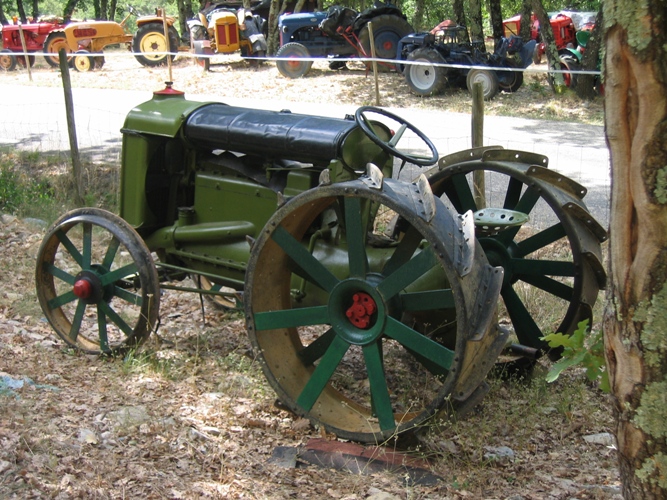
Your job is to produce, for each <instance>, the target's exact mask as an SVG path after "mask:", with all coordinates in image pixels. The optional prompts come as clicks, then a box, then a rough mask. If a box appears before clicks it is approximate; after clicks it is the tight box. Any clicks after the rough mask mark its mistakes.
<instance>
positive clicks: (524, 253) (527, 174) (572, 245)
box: [429, 149, 606, 349]
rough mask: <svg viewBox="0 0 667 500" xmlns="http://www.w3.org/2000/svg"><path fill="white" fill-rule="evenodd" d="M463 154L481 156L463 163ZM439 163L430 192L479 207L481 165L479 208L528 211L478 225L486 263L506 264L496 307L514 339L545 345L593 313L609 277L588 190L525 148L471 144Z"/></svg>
mask: <svg viewBox="0 0 667 500" xmlns="http://www.w3.org/2000/svg"><path fill="white" fill-rule="evenodd" d="M466 156H467V158H469V159H471V160H484V162H483V163H481V162H479V161H471V162H465V161H463V158H466ZM440 165H441V166H443V168H444V169H443V170H442V171H441V172H434V173H433V175H432V176H431V177H430V179H429V180H430V182H431V184H432V188H433V191H434V194H436V195H444V196H446V197H447V198H448V199H449V200H450V201H451V202H452V204H453V205H454V207H455V208H456V210H457V211H458V212H459V213H464V212H466V211H467V210H472V211H473V212H476V211H478V207H477V205H476V203H475V199H474V196H473V190H472V189H471V186H472V185H473V184H472V181H473V175H474V172H475V171H479V170H483V171H484V172H485V177H486V182H485V185H486V189H485V191H486V200H487V204H486V207H485V210H479V211H478V212H477V213H478V214H479V213H480V212H482V213H483V212H484V211H486V212H487V213H488V212H490V211H493V210H494V209H504V210H512V211H516V212H518V213H523V214H528V215H529V216H530V218H531V221H530V223H527V224H525V225H520V224H519V225H515V226H513V227H509V228H507V229H505V230H503V229H502V228H500V232H498V233H497V234H494V233H493V231H491V232H488V231H487V232H485V231H484V230H483V229H482V228H481V227H480V225H477V237H478V239H479V241H480V244H481V245H482V247H483V248H484V250H485V252H486V254H487V257H488V259H489V262H490V263H491V264H492V265H496V266H501V267H503V269H504V270H505V276H504V281H503V287H502V291H501V296H502V299H503V303H504V307H505V310H506V312H505V313H504V312H503V311H502V310H501V312H500V314H501V317H502V315H503V314H506V317H509V321H510V323H511V324H512V325H513V327H514V331H515V333H516V335H517V337H518V340H519V342H520V343H521V344H523V345H527V346H530V347H535V348H540V349H546V348H547V346H546V344H545V343H544V342H543V341H542V340H541V338H542V337H543V336H544V335H546V334H548V333H554V332H562V333H566V334H570V333H572V332H573V331H574V330H575V329H576V328H577V325H578V323H579V322H580V321H583V320H585V319H589V320H591V319H592V307H593V305H594V304H595V301H596V299H597V296H598V292H599V290H600V288H603V287H604V285H605V280H606V276H605V272H604V268H603V266H602V264H601V259H602V258H601V250H600V242H601V241H604V240H605V239H606V232H605V231H604V230H603V229H602V228H601V227H600V226H599V224H597V222H596V221H595V220H594V219H593V218H592V217H591V216H590V214H589V213H588V211H587V209H586V207H585V204H584V203H583V201H582V200H581V198H583V196H584V195H585V192H586V191H585V189H584V188H583V187H581V186H579V185H578V184H576V183H575V182H573V181H571V180H570V179H567V178H566V177H564V176H561V175H559V174H557V173H555V172H552V171H548V170H546V168H544V167H546V166H547V159H546V157H541V156H540V155H535V154H530V153H523V152H517V151H503V150H493V149H490V150H487V151H484V150H483V149H480V150H470V151H468V152H462V153H460V154H456V155H452V157H450V158H448V157H445V158H442V159H441V160H440ZM537 165H541V167H540V166H537ZM538 223H539V224H540V227H539V228H537V229H535V227H536V226H537V224H538ZM543 227H546V228H543ZM491 229H494V228H491ZM487 230H488V226H487Z"/></svg>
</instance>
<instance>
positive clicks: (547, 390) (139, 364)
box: [0, 58, 618, 500]
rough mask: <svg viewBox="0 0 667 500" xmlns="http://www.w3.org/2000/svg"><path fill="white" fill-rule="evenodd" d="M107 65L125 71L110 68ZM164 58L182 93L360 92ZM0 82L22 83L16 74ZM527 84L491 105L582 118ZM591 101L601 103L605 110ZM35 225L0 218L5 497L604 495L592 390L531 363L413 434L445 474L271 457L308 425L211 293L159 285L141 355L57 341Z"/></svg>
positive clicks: (389, 98) (396, 98) (339, 96)
mask: <svg viewBox="0 0 667 500" xmlns="http://www.w3.org/2000/svg"><path fill="white" fill-rule="evenodd" d="M118 61H122V64H125V65H126V66H127V70H121V69H117V68H119V67H120V66H119V65H120V63H119V62H118ZM174 70H175V76H174V80H175V81H176V82H177V87H178V88H181V89H183V90H185V91H186V92H203V93H217V94H219V95H221V97H224V95H234V96H237V97H238V95H239V93H243V94H244V95H249V94H257V93H260V94H262V95H263V96H265V97H267V96H268V97H270V96H276V98H281V99H285V100H289V99H290V98H291V99H300V100H302V101H303V100H306V99H307V100H312V101H313V103H314V107H316V104H317V102H321V101H323V100H327V102H351V103H354V104H368V103H370V102H372V99H373V90H372V86H371V83H370V82H371V79H367V78H365V77H364V75H363V72H362V71H356V72H355V71H349V72H345V73H341V72H339V73H330V72H329V71H328V70H322V71H320V72H317V71H316V72H314V73H313V76H312V77H309V78H304V79H302V80H297V81H285V80H284V79H282V78H281V77H280V76H279V75H278V73H277V71H276V70H275V68H274V67H273V66H272V65H271V64H265V65H263V66H262V67H260V68H259V69H249V68H247V67H246V63H243V62H239V61H232V62H229V63H228V64H226V65H219V66H214V67H213V71H212V72H211V73H209V74H202V73H201V71H200V70H199V69H198V68H195V67H193V66H192V65H190V64H189V63H187V62H185V61H181V62H177V63H176V64H175V68H174ZM0 77H1V78H3V79H5V78H7V79H9V80H17V81H21V82H22V83H25V82H26V79H25V73H16V74H11V75H0ZM72 79H73V82H74V84H75V85H89V86H91V85H96V86H102V87H119V88H142V89H145V88H146V87H147V86H149V87H151V88H153V87H158V88H159V85H158V82H161V81H163V80H165V79H166V78H165V70H164V69H148V68H141V67H139V66H138V64H137V63H135V62H134V61H132V60H131V59H128V60H125V59H122V60H120V59H118V60H117V59H112V58H108V61H107V65H106V66H105V69H104V70H103V71H100V72H96V73H93V74H73V78H72ZM9 80H8V81H9ZM34 80H35V83H34V85H57V84H59V76H58V74H57V73H56V72H54V71H52V70H48V69H41V70H40V69H37V70H36V71H35V75H34ZM3 81H4V80H3ZM380 81H381V86H382V88H383V89H384V91H383V96H384V97H386V101H383V104H387V105H390V104H391V105H410V106H422V105H423V106H426V105H428V106H434V107H439V106H445V105H446V104H448V103H450V101H452V102H454V103H457V102H461V103H463V102H467V101H468V100H467V97H464V96H461V95H460V94H463V93H462V92H454V91H452V92H451V93H449V94H448V95H446V96H444V97H440V98H435V99H429V100H426V99H417V98H415V97H412V96H410V95H409V94H408V93H407V88H406V87H405V85H404V84H403V83H402V81H401V79H400V78H399V77H398V76H397V75H395V74H394V75H392V74H387V75H381V78H380ZM534 86H535V87H536V88H537V85H534ZM530 87H531V85H527V86H526V87H525V90H524V91H520V92H519V93H517V94H516V95H513V96H502V97H501V98H500V99H499V100H498V102H501V101H512V100H514V99H517V101H515V102H519V101H518V100H521V102H523V103H529V104H528V107H527V108H524V109H528V108H530V109H535V110H539V109H543V110H544V109H547V108H548V109H559V110H561V111H559V113H561V115H562V117H567V118H569V119H573V117H579V118H581V117H582V116H584V115H587V114H590V113H588V111H587V110H584V111H582V109H584V108H582V107H581V103H579V105H578V106H577V107H576V108H574V107H572V109H568V110H567V111H565V108H566V107H564V106H563V105H562V103H563V101H562V100H559V99H555V100H554V99H553V98H549V99H546V98H545V99H544V101H545V102H547V104H548V103H554V102H556V103H558V106H556V105H551V108H549V105H546V106H545V104H544V102H542V103H540V102H539V101H540V99H539V95H540V91H538V90H530ZM239 88H242V90H239ZM387 89H393V90H391V92H390V91H389V90H387ZM522 92H525V94H522ZM227 93H228V94H227ZM385 93H386V95H385ZM384 97H383V99H384ZM568 99H570V98H568ZM495 105H496V104H495V102H494V103H491V104H490V105H489V107H490V108H491V109H492V110H493V109H494V107H495ZM498 106H499V107H500V104H499V105H498ZM540 106H541V107H540ZM450 109H451V108H450ZM590 109H593V110H594V113H593V114H595V113H598V112H599V111H600V109H601V104H600V103H593V104H592V105H591V107H590V108H589V110H590ZM461 111H465V110H463V109H461ZM524 116H525V115H524ZM56 215H57V214H53V216H54V217H55V216H56ZM43 232H44V227H43V226H42V225H41V224H39V223H38V222H35V221H30V220H27V221H26V220H20V219H17V218H15V217H12V216H8V215H3V216H2V218H1V219H0V254H1V255H2V261H3V262H2V268H3V271H2V273H3V274H2V276H3V279H2V283H3V289H2V291H0V372H1V373H0V380H2V381H4V383H3V385H2V386H0V387H1V388H2V391H1V392H0V497H2V498H58V499H68V498H188V499H189V498H336V499H350V500H351V499H362V498H369V497H372V498H375V499H379V498H394V497H395V498H474V499H477V498H488V499H509V498H512V499H516V500H518V499H526V500H528V499H569V498H581V499H583V498H605V499H606V498H613V497H615V496H617V495H618V493H617V492H618V473H617V470H616V457H615V451H614V450H613V447H610V446H607V445H606V444H605V443H602V444H594V443H589V442H587V441H585V440H584V439H583V437H584V436H588V435H592V434H597V433H604V432H611V430H612V427H611V425H612V419H611V410H610V407H609V404H608V402H607V400H606V399H605V396H604V395H603V394H601V393H600V392H599V391H598V390H597V389H596V388H595V387H591V386H590V385H589V384H587V383H586V382H585V379H584V377H583V375H582V374H579V373H572V374H566V375H564V376H562V377H561V379H560V380H559V381H557V382H556V383H554V384H546V383H545V382H544V381H543V377H541V376H539V374H538V375H537V376H536V377H535V378H534V380H533V381H526V382H520V381H512V382H507V381H502V380H499V379H491V381H490V383H491V386H492V388H491V393H490V394H489V396H487V398H486V400H485V401H484V403H483V404H482V405H481V406H480V407H479V408H478V409H477V410H476V411H475V412H474V413H473V414H472V415H470V416H469V417H467V418H466V419H463V420H460V421H437V422H434V423H433V425H432V426H431V427H430V428H429V429H425V430H424V432H423V433H422V434H421V435H420V437H419V440H418V441H417V442H415V443H413V444H412V446H411V447H410V448H409V449H407V450H405V453H406V454H408V455H411V456H416V457H420V458H426V459H428V460H429V463H430V470H431V472H432V473H434V474H436V475H437V476H439V477H440V478H441V479H442V480H441V481H440V482H439V483H438V484H437V485H435V486H417V485H411V484H406V482H405V477H404V474H403V473H402V472H401V471H400V470H399V471H398V472H394V473H388V472H387V473H383V472H379V473H378V472H375V473H373V474H371V475H368V476H364V475H356V474H350V473H347V472H339V471H333V470H329V469H322V468H317V467H314V466H303V467H298V468H281V467H278V466H276V465H272V464H270V463H269V462H268V460H269V458H270V457H271V455H272V452H273V450H274V449H275V448H276V447H277V446H288V447H294V446H299V445H302V444H304V443H306V442H307V441H308V440H309V439H312V438H319V437H321V434H320V433H319V431H318V430H317V429H313V428H311V427H310V426H309V425H308V423H307V422H306V421H304V420H302V419H298V418H296V417H294V416H293V415H291V414H290V413H288V412H286V411H284V410H283V409H281V407H280V406H279V405H276V404H275V395H274V394H273V392H272V390H271V389H270V388H269V386H268V384H267V383H266V382H265V381H264V378H263V376H262V374H261V371H260V369H259V367H258V366H257V364H256V363H254V362H253V360H252V357H251V355H250V349H249V344H248V341H247V338H246V335H245V332H244V325H243V321H242V318H241V316H240V315H238V313H234V312H223V311H220V310H218V309H216V308H214V307H212V306H211V305H209V304H208V303H206V304H205V307H204V313H202V305H201V303H200V300H199V297H197V296H193V295H186V294H176V293H174V292H169V291H167V292H166V293H165V294H164V297H163V298H162V302H161V311H162V318H161V321H162V322H161V327H160V330H159V337H158V336H153V337H152V338H151V340H149V342H148V344H147V345H146V346H145V347H144V348H143V349H142V350H141V351H139V352H137V353H134V354H132V355H129V356H127V357H125V358H123V359H102V358H97V357H90V356H84V355H81V354H77V353H75V352H71V351H70V350H68V349H65V348H64V346H63V344H62V343H61V342H59V341H58V340H57V338H56V337H55V336H54V335H53V333H52V332H51V329H50V327H49V326H48V324H47V323H46V322H45V321H44V319H43V317H42V314H41V312H40V310H39V307H38V305H37V301H36V296H35V291H34V283H33V275H34V265H35V256H36V253H37V249H38V247H39V244H40V241H41V238H42V235H43ZM8 383H9V385H8ZM21 383H22V384H23V386H22V387H17V386H18V385H20V384H21ZM12 384H13V385H12ZM328 437H331V436H328ZM502 446H505V447H508V448H510V449H511V450H512V452H513V455H512V456H510V457H508V458H500V459H494V458H493V457H492V456H490V455H489V449H490V447H495V448H498V447H502ZM391 495H393V496H391Z"/></svg>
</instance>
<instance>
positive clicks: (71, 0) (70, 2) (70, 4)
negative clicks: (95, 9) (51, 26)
mask: <svg viewBox="0 0 667 500" xmlns="http://www.w3.org/2000/svg"><path fill="white" fill-rule="evenodd" d="M77 3H79V0H67V3H66V4H65V8H64V9H63V18H64V19H65V22H66V23H68V22H70V21H71V20H72V15H73V14H74V9H76V4H77Z"/></svg>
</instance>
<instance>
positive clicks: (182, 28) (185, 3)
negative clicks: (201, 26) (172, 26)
mask: <svg viewBox="0 0 667 500" xmlns="http://www.w3.org/2000/svg"><path fill="white" fill-rule="evenodd" d="M176 7H177V8H178V28H179V30H178V31H179V33H180V34H181V36H183V34H184V33H187V32H188V19H192V18H194V17H195V13H194V12H193V10H192V1H191V0H177V1H176ZM186 40H187V38H186Z"/></svg>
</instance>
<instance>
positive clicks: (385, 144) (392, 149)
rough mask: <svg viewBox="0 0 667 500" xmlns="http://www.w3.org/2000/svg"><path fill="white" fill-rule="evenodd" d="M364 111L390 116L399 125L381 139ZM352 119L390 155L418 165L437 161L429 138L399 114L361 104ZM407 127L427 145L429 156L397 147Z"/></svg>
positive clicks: (436, 151) (436, 153)
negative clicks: (389, 134) (389, 136)
mask: <svg viewBox="0 0 667 500" xmlns="http://www.w3.org/2000/svg"><path fill="white" fill-rule="evenodd" d="M366 113H377V114H379V115H382V116H386V117H387V118H391V119H392V120H394V121H396V122H398V123H399V124H400V127H399V128H398V130H397V131H396V132H395V133H394V135H393V137H392V138H391V139H390V140H389V141H383V140H382V139H380V137H379V136H378V134H377V132H376V131H375V128H374V127H373V124H372V123H371V121H370V120H369V119H368V117H367V116H366ZM354 119H355V121H356V122H357V125H359V127H360V128H361V130H363V131H364V133H365V134H366V135H367V136H368V138H369V139H370V140H371V141H373V142H374V143H375V144H377V145H378V146H380V147H381V148H382V149H383V150H384V151H386V152H387V153H389V154H390V155H392V156H395V157H397V158H400V159H401V160H403V161H407V162H410V163H414V164H415V165H419V166H420V167H428V166H430V165H433V164H434V163H435V162H437V161H438V150H437V149H436V148H435V146H434V145H433V143H432V142H431V140H430V139H429V138H428V137H426V135H425V134H424V132H422V131H421V130H419V129H418V128H417V127H415V126H414V125H411V124H410V123H408V122H407V121H405V120H404V119H403V118H401V117H400V116H397V115H395V114H393V113H390V112H389V111H385V110H384V109H381V108H376V107H375V106H362V107H360V108H359V109H357V111H356V113H354ZM408 129H410V130H411V131H412V132H414V133H415V135H416V136H417V137H419V138H420V139H421V140H422V141H423V142H424V144H426V146H428V149H430V151H431V157H430V158H429V157H426V156H419V155H412V154H408V153H404V152H402V151H400V150H399V149H398V148H397V145H398V141H400V140H401V137H403V134H404V133H405V131H406V130H408Z"/></svg>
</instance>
